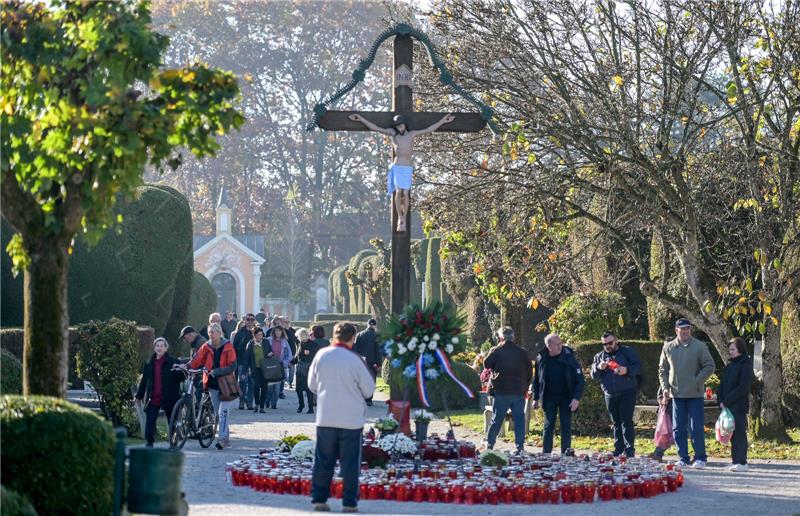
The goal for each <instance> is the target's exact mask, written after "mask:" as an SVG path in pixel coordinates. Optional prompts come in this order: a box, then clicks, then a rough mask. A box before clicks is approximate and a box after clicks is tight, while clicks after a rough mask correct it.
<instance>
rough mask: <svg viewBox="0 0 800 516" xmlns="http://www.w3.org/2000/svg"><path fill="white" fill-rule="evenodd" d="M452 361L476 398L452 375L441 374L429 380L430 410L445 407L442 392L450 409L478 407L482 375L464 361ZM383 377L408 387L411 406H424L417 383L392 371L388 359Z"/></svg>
mask: <svg viewBox="0 0 800 516" xmlns="http://www.w3.org/2000/svg"><path fill="white" fill-rule="evenodd" d="M451 363H452V365H453V372H454V373H455V375H456V376H457V377H458V379H459V380H461V381H462V382H464V384H466V386H467V387H469V388H470V389H471V390H472V392H473V393H475V398H468V397H467V395H466V394H464V391H462V390H461V387H459V386H458V385H457V384H456V382H454V381H453V380H452V379H451V378H450V377H444V376H441V377H439V378H438V379H436V380H435V381H431V382H428V399H429V401H430V402H431V406H430V410H433V411H439V410H443V409H444V403H442V393H444V396H445V398H446V399H447V408H448V409H450V410H459V409H467V408H469V409H474V408H477V407H478V392H479V391H480V390H481V377H480V375H479V374H478V373H476V372H475V370H473V369H472V368H471V367H470V366H469V365H467V364H465V363H463V362H459V361H457V360H453V361H452V362H451ZM381 378H383V381H384V382H386V384H387V385H391V382H392V381H395V380H398V381H399V382H400V383H401V384H402V385H403V386H404V387H403V389H406V388H407V389H408V390H407V391H406V392H407V396H408V397H407V399H408V400H409V401H411V406H412V407H414V408H420V407H422V406H423V405H422V402H421V401H420V400H419V394H418V393H417V387H416V383H413V382H410V383H409V382H408V381H407V380H406V379H404V378H402V373H401V372H400V371H392V368H391V367H390V366H389V361H388V360H384V362H383V367H382V369H381Z"/></svg>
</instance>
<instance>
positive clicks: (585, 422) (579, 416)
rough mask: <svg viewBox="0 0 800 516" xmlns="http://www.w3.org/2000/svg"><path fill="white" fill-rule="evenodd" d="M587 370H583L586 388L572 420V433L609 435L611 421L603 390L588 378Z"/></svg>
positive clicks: (598, 384)
mask: <svg viewBox="0 0 800 516" xmlns="http://www.w3.org/2000/svg"><path fill="white" fill-rule="evenodd" d="M581 365H584V364H583V363H582V364H581ZM589 365H590V366H591V363H589ZM589 369H590V367H586V368H585V369H584V374H585V376H586V387H585V388H584V390H583V397H582V398H581V403H580V406H579V407H578V411H577V412H576V413H575V415H574V416H573V418H572V431H573V432H574V433H575V435H609V434H610V433H611V419H610V418H609V417H608V410H607V409H606V402H605V398H604V396H603V389H602V388H601V387H600V383H599V382H596V381H594V380H592V379H591V378H590V377H589Z"/></svg>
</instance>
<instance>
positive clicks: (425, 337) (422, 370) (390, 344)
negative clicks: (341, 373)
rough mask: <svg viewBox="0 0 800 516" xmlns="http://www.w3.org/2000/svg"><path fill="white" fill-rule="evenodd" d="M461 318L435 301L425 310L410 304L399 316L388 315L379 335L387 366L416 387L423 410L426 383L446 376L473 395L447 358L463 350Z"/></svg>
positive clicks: (426, 391) (427, 401)
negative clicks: (398, 372) (387, 360)
mask: <svg viewBox="0 0 800 516" xmlns="http://www.w3.org/2000/svg"><path fill="white" fill-rule="evenodd" d="M463 324H464V318H463V317H462V316H460V315H458V314H456V313H455V311H454V310H453V308H452V307H451V306H450V305H443V304H442V303H441V302H439V301H437V302H435V303H433V304H431V305H428V306H427V307H425V308H421V307H420V306H419V305H411V306H409V307H407V308H406V311H405V312H404V313H403V314H401V315H400V316H397V315H392V316H391V317H390V318H389V321H388V323H387V324H386V326H385V329H384V332H383V334H382V335H381V338H382V339H383V341H384V342H383V353H384V355H386V357H387V358H388V359H389V365H390V367H391V368H392V369H394V370H396V371H401V374H402V377H403V379H405V380H406V381H409V382H411V381H414V382H415V383H416V384H417V391H418V392H419V399H420V401H422V403H423V404H424V405H425V406H426V407H430V402H429V400H428V390H427V384H428V382H432V381H436V380H438V379H439V378H441V377H442V376H445V375H446V376H449V377H450V378H452V379H453V381H455V382H456V383H457V384H458V385H459V387H461V389H462V390H463V391H464V394H466V395H467V396H469V397H470V398H474V397H475V395H474V394H473V392H472V391H471V390H470V389H469V387H467V386H466V385H465V384H464V383H463V382H462V381H461V380H459V379H458V378H457V377H456V375H455V373H454V372H453V366H452V364H451V363H450V356H451V355H453V354H455V353H460V352H462V351H464V343H463V339H462V338H461V337H460V335H459V334H460V333H461V326H462V325H463Z"/></svg>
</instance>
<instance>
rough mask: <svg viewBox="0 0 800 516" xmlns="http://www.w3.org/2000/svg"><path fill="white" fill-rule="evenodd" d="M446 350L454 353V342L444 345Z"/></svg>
mask: <svg viewBox="0 0 800 516" xmlns="http://www.w3.org/2000/svg"><path fill="white" fill-rule="evenodd" d="M444 350H445V351H447V353H448V354H450V353H452V352H453V345H452V344H448V345H447V346H445V347H444Z"/></svg>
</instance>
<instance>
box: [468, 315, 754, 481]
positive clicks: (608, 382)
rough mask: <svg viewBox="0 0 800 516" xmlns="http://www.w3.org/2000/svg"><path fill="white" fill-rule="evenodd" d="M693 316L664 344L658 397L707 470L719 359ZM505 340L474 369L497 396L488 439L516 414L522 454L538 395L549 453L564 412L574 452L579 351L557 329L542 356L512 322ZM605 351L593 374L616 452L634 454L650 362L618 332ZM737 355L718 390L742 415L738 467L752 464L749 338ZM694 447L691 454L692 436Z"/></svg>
mask: <svg viewBox="0 0 800 516" xmlns="http://www.w3.org/2000/svg"><path fill="white" fill-rule="evenodd" d="M692 332H693V326H692V323H691V322H690V321H689V320H688V319H678V320H677V321H676V323H675V333H676V336H675V338H674V339H671V340H669V341H667V342H665V343H664V346H663V348H662V351H661V357H660V360H659V366H658V378H659V384H660V387H659V390H658V395H657V397H658V402H659V404H660V405H663V406H665V407H666V410H667V412H668V413H669V414H670V415H671V420H672V422H673V437H674V441H675V445H676V448H677V454H678V458H679V460H678V462H677V464H678V465H679V466H681V467H688V466H690V465H691V467H693V468H695V469H703V468H705V466H706V460H707V454H706V450H705V434H704V426H703V425H704V405H705V402H704V394H705V389H704V386H705V382H706V380H707V379H708V378H709V377H710V376H711V375H712V374H713V373H714V369H715V366H714V360H713V358H712V357H711V353H710V352H709V349H708V346H707V345H706V344H705V343H704V342H702V341H700V340H698V339H696V338H695V337H694V336H693V335H692ZM498 340H499V342H500V343H499V344H498V345H497V346H495V347H494V348H492V349H491V350H490V351H489V352H488V353H487V355H486V356H485V357H483V356H479V358H478V359H477V360H476V363H475V364H473V367H475V368H476V369H480V367H481V366H482V367H483V368H484V369H483V371H482V375H481V377H482V379H485V380H486V382H487V383H488V393H489V395H490V396H492V398H493V401H492V403H493V405H492V421H491V424H490V425H489V428H488V430H487V434H486V442H485V445H486V447H487V448H489V449H491V448H493V447H494V445H495V441H496V439H497V435H498V433H499V431H500V427H501V425H502V424H503V421H504V420H505V418H506V416H507V415H508V413H509V412H510V413H511V416H512V418H513V421H514V437H515V444H516V452H517V453H521V452H523V445H524V442H525V429H526V426H525V424H524V421H525V420H524V418H525V416H524V411H525V405H526V399H527V398H530V399H531V400H532V407H533V409H534V410H536V409H539V408H541V409H542V411H543V414H544V425H543V431H542V433H543V435H542V451H543V452H544V453H550V452H551V451H552V449H553V437H554V436H553V433H554V429H555V426H556V416H557V415H558V418H559V422H560V428H561V439H560V445H561V453H562V454H567V455H569V454H572V453H574V452H573V451H572V448H571V442H572V415H573V414H574V413H575V412H576V411H577V410H578V407H579V406H580V402H581V397H582V395H583V390H584V385H585V378H584V374H583V368H582V367H581V364H580V363H579V362H578V360H577V357H576V355H575V353H574V351H573V350H572V349H571V348H570V347H569V346H565V345H564V344H563V343H562V342H561V339H560V338H559V336H558V335H557V334H555V333H551V334H550V335H547V336H546V337H545V339H544V342H545V347H544V349H543V350H542V351H541V352H539V353H538V354H537V355H536V357H535V359H533V360H532V359H531V358H530V357H529V356H528V354H527V352H526V351H525V350H524V349H522V348H521V347H519V346H517V344H516V343H515V339H514V330H513V329H511V328H508V327H505V328H501V329H500V331H499V332H498ZM601 341H602V345H603V350H602V351H600V352H598V353H597V354H596V355H595V356H594V359H593V361H592V366H591V372H590V376H591V378H592V379H593V380H595V381H598V382H599V383H600V386H601V388H602V391H603V396H604V400H605V405H606V409H607V411H608V416H609V419H610V420H611V423H612V426H613V435H614V455H615V456H621V455H625V456H626V457H633V456H635V454H636V445H635V439H636V433H635V427H634V421H633V415H634V408H635V405H636V396H637V393H638V390H639V388H640V387H641V384H642V375H643V374H644V372H643V371H642V362H641V360H640V359H639V356H638V354H637V353H636V350H635V349H634V348H632V347H630V346H625V345H622V344H621V343H620V342H619V340H618V339H617V336H616V335H615V334H614V332H612V331H610V330H608V331H606V332H604V333H603V334H602V336H601ZM729 354H730V357H731V358H730V361H729V363H728V365H727V367H726V368H725V370H724V371H723V374H722V380H721V382H720V386H719V389H718V391H717V401H718V403H719V406H720V408H726V407H727V408H728V409H729V410H730V411H731V412H732V413H733V415H734V421H735V425H736V427H735V430H734V432H733V435H732V437H731V444H732V446H731V454H732V462H733V464H732V466H731V468H730V469H731V471H746V470H747V418H746V415H747V411H748V408H749V393H750V384H751V383H752V380H753V362H752V360H751V358H750V357H749V356H748V354H747V346H746V345H745V341H744V339H742V338H739V337H737V338H734V339H732V340H731V341H730V343H729ZM689 440H691V443H692V448H693V452H694V456H693V457H691V458H690V457H689V448H688V441H689ZM665 451H666V450H665V449H663V448H656V450H655V452H654V453H653V454H651V457H652V458H655V459H657V460H661V459H662V458H663V456H664V453H665Z"/></svg>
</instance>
